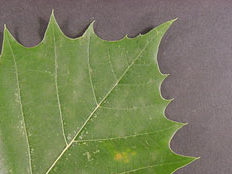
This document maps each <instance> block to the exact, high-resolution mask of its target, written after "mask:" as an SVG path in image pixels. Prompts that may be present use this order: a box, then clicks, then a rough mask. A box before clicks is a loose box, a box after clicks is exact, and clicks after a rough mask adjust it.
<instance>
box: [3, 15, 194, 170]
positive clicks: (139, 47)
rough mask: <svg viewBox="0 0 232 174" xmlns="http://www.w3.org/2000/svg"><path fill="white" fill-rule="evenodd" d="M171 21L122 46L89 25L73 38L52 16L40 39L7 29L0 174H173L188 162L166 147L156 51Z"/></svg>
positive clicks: (173, 125) (167, 125)
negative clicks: (34, 41) (25, 41)
mask: <svg viewBox="0 0 232 174" xmlns="http://www.w3.org/2000/svg"><path fill="white" fill-rule="evenodd" d="M173 22H174V20H172V21H168V22H166V23H164V24H162V25H160V26H158V27H156V28H155V29H153V30H152V31H150V32H149V33H147V34H145V35H139V36H138V37H136V38H133V39H130V38H127V37H125V38H123V39H121V40H119V41H105V40H102V39H100V38H99V37H98V36H97V35H96V34H95V33H94V30H93V23H92V24H91V25H90V26H89V28H88V29H87V30H86V32H85V33H84V35H83V36H82V37H80V38H76V39H70V38H68V37H66V36H65V35H64V34H63V33H62V31H61V30H60V28H59V26H58V24H57V22H56V20H55V18H54V15H53V14H52V15H51V18H50V22H49V25H48V28H47V30H46V33H45V36H44V39H43V41H42V42H41V43H40V44H38V45H37V46H35V47H32V48H26V47H24V46H22V45H20V44H19V43H18V42H17V41H16V40H15V39H14V38H13V36H12V35H11V34H10V32H9V31H8V30H7V29H6V27H5V30H4V41H3V51H2V55H1V59H0V61H1V62H0V173H1V174H76V173H78V174H127V173H133V174H170V173H172V172H174V171H175V170H177V169H178V168H180V167H183V166H184V165H187V164H189V163H190V162H192V161H193V160H195V158H193V157H186V156H181V155H178V154H176V153H174V152H173V151H172V150H171V149H170V140H171V138H172V136H173V135H174V133H175V132H176V131H177V130H178V129H180V128H181V127H182V126H183V125H184V124H183V123H178V122H174V121H171V120H168V119H167V118H166V117H165V115H164V111H165V108H166V106H167V105H168V103H169V102H170V101H169V100H166V99H164V98H162V96H161V94H160V85H161V83H162V81H163V80H164V78H165V77H166V75H164V74H162V73H161V72H160V70H159V67H158V63H157V52H158V47H159V43H160V41H161V39H162V37H163V35H164V34H165V32H166V31H167V29H168V28H169V26H170V25H171V24H172V23H173Z"/></svg>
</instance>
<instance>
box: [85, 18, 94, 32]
mask: <svg viewBox="0 0 232 174" xmlns="http://www.w3.org/2000/svg"><path fill="white" fill-rule="evenodd" d="M94 24H95V20H93V21H92V22H91V23H90V24H89V26H88V28H87V30H86V31H85V33H84V35H87V34H93V33H94V34H95V32H94Z"/></svg>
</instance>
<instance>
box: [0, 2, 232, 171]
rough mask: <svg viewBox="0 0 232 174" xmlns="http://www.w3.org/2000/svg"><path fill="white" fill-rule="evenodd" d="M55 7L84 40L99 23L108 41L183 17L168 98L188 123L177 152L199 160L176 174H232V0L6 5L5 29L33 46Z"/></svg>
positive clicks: (170, 49) (164, 47) (172, 34)
mask: <svg viewBox="0 0 232 174" xmlns="http://www.w3.org/2000/svg"><path fill="white" fill-rule="evenodd" d="M52 8H54V9H55V16H56V18H57V20H58V23H59V24H60V25H61V28H62V29H63V31H64V33H65V34H67V35H68V36H70V37H77V36H80V35H81V34H82V33H83V31H84V29H85V28H86V27H87V26H88V24H89V23H90V22H91V21H92V20H96V22H95V30H96V33H97V34H98V35H99V36H100V37H101V38H103V39H106V40H117V39H120V38H122V37H123V36H124V35H125V34H129V36H131V37H133V36H136V35H137V34H138V33H141V32H142V33H146V32H147V31H149V30H150V29H151V28H153V27H155V26H157V25H158V24H161V23H163V22H165V21H167V20H170V19H173V18H176V17H178V18H179V19H178V21H177V22H175V24H174V25H173V26H172V27H171V28H170V30H169V31H168V33H167V34H166V36H165V38H164V39H163V41H162V43H161V46H160V51H159V57H158V60H159V64H160V68H161V71H162V72H163V73H170V74H171V76H169V77H168V78H167V79H166V80H165V81H164V83H163V85H162V93H163V96H164V97H166V98H173V97H174V98H175V100H174V101H173V102H172V103H171V104H170V105H169V106H168V108H167V110H166V113H167V116H168V117H169V118H170V119H173V120H176V121H180V122H188V123H189V125H187V126H185V127H184V128H182V129H181V130H180V131H178V133H177V134H176V135H175V137H174V139H173V141H172V143H171V145H172V148H173V149H174V151H176V152H178V153H181V154H185V155H192V156H201V159H200V160H198V161H196V162H194V163H193V164H191V165H189V166H187V167H185V168H183V169H181V170H179V171H178V172H176V173H177V174H231V173H232V148H231V143H232V134H231V132H232V104H231V101H232V82H231V80H232V48H231V47H232V35H231V32H232V1H226V0H218V1H215V0H211V1H210V0H175V1H174V0H169V1H167V0H162V1H161V0H160V1H157V0H153V1H152V0H60V1H55V0H53V1H52V0H44V1H43V0H1V1H0V31H1V32H2V31H3V24H4V23H6V24H7V26H8V28H9V29H10V31H11V32H12V33H13V35H14V36H15V37H16V39H17V40H18V41H19V42H21V43H22V44H24V45H25V46H34V45H36V44H38V43H39V42H40V41H41V39H42V37H43V34H44V32H45V29H46V26H47V22H48V20H49V16H50V13H51V9H52ZM1 40H2V33H1Z"/></svg>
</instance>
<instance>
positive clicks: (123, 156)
mask: <svg viewBox="0 0 232 174" xmlns="http://www.w3.org/2000/svg"><path fill="white" fill-rule="evenodd" d="M135 155H136V152H135V151H131V150H127V151H125V152H116V153H115V155H114V160H115V161H119V162H123V163H128V162H130V160H131V159H132V157H133V156H135Z"/></svg>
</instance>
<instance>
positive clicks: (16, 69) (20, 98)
mask: <svg viewBox="0 0 232 174" xmlns="http://www.w3.org/2000/svg"><path fill="white" fill-rule="evenodd" d="M7 42H8V44H9V48H10V51H11V54H12V57H13V61H14V68H15V76H16V83H17V92H18V98H19V104H20V112H21V115H22V120H23V127H24V132H25V136H26V142H27V146H28V147H27V151H28V162H29V170H30V173H31V174H32V165H31V153H30V145H29V139H28V133H27V129H26V123H25V119H24V117H25V116H24V111H23V105H22V97H21V89H20V85H19V75H18V67H17V63H16V59H15V55H14V52H13V49H12V47H11V43H10V42H9V39H8V37H7Z"/></svg>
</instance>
